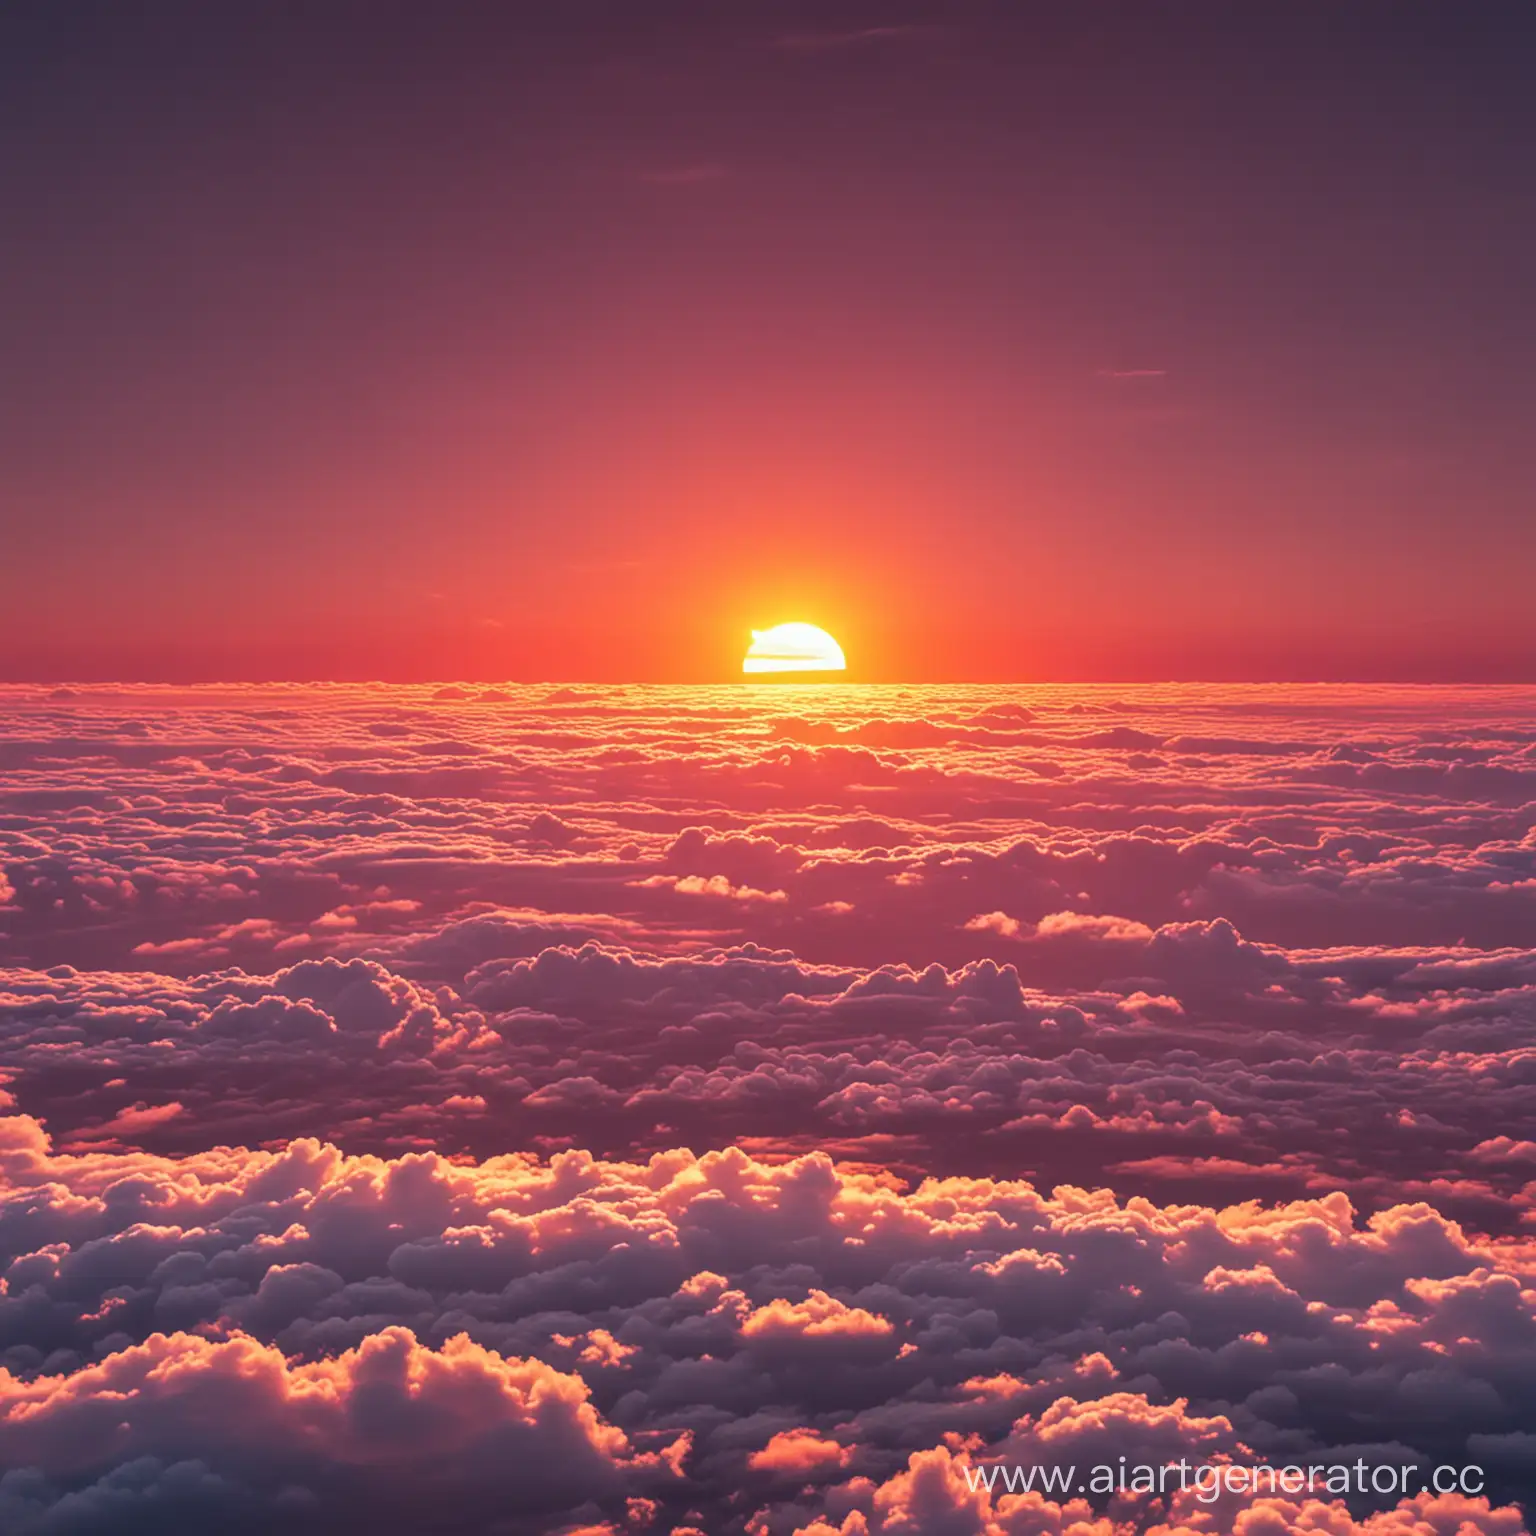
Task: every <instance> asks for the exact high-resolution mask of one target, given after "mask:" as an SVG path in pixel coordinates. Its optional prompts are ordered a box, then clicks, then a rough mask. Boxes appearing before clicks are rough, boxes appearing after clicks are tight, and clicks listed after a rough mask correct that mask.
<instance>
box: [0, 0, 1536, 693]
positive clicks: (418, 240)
mask: <svg viewBox="0 0 1536 1536" xmlns="http://www.w3.org/2000/svg"><path fill="white" fill-rule="evenodd" d="M1533 80H1536V11H1533V10H1532V9H1531V8H1530V7H1529V6H1528V5H1524V4H1521V5H1515V4H1497V3H1488V4H1479V5H1476V6H1467V5H1452V4H1449V3H1446V4H1439V5H1423V4H1411V3H1393V4H1350V5H1338V4H1304V3H1303V4H1298V3H1294V0H1286V3H1264V4H1258V3H1255V4H1245V5H1232V4H1222V5H1202V4H1166V5H1150V4H1132V5H1124V6H1106V5H1091V4H1073V5H1070V6H1067V5H1051V6H1043V5H1042V6H1033V5H1023V4H995V5H987V4H967V3H951V4H945V5H927V6H924V5H911V4H909V5H901V4H880V5H873V4H870V5H842V4H837V3H821V4H817V5H814V6H810V5H803V6H792V5H772V6H767V5H755V4H747V3H733V4H729V5H718V4H717V5H710V6H702V5H701V6H684V5H676V4H666V3H655V0H652V3H647V4H644V5H639V4H635V3H633V0H631V3H627V4H584V3H572V0H561V3H560V4H558V5H556V4H544V5H537V6H534V5H510V4H509V5H500V6H493V5H476V6H453V5H440V4H433V5H430V6H429V5H423V4H410V5H396V4H383V3H368V4H361V3H359V4H327V3H320V0H315V3H307V4H288V5H280V4H266V5H260V6H258V5H249V4H238V5H218V6H209V5H206V4H199V5H190V4H189V5H184V6H177V5H165V4H132V3H114V4H105V3H103V4H94V5H91V4H76V3H70V0H53V3H50V4H47V5H43V4H33V5H26V6H20V5H13V6H9V7H6V8H5V9H4V10H3V11H0V209H3V219H0V521H3V528H4V545H3V548H4V556H5V569H6V576H7V580H6V601H5V604H4V607H3V611H0V672H3V673H5V674H6V675H9V676H13V677H39V678H41V677H66V676H79V677H110V676H146V677H194V676H217V675H231V676H233V675H239V676H246V677H250V676H258V677H259V676H268V675H286V676H327V675H330V676H348V675H351V676H367V677H402V678H404V677H421V676H456V675H466V676H483V677H498V676H513V677H571V678H580V677H632V678H659V679H679V680H685V679H689V678H695V677H710V676H719V675H727V674H729V673H730V671H731V670H732V669H733V668H734V667H735V666H736V665H737V663H738V662H739V657H740V653H741V650H742V649H743V648H744V646H745V643H746V638H747V631H748V630H749V629H750V628H754V627H755V628H762V627H765V626H767V625H769V624H772V623H775V622H779V621H781V620H785V619H803V620H808V621H811V622H814V623H819V624H822V625H824V626H825V627H827V628H828V629H830V630H832V631H833V632H834V633H835V634H837V635H838V637H839V638H840V639H841V640H842V641H843V643H844V647H845V649H846V650H847V651H848V653H849V658H850V664H851V666H852V668H853V671H854V673H855V674H856V675H862V676H868V677H891V678H903V677H908V678H922V677H957V678H958V677H978V678H981V677H989V678H1032V677H1042V676H1044V677H1084V676H1099V677H1110V678H1115V677H1149V676H1150V677H1158V676H1169V675H1176V676H1186V677H1213V678H1219V677H1232V676H1241V677H1336V676H1371V677H1426V676H1450V677H1466V678H1484V677H1486V678H1507V677H1519V678H1533V677H1536V617H1533V614H1536V605H1533V604H1532V603H1531V602H1530V600H1529V590H1530V587H1531V577H1532V570H1533V558H1532V557H1533V553H1536V517H1533V510H1536V509H1533V496H1532V491H1533V486H1536V447H1533V444H1536V432H1532V431H1531V430H1530V424H1531V420H1532V417H1533V406H1536V301H1533V298H1532V292H1531V286H1532V279H1531V275H1532V272H1533V271H1536V176H1533V175H1532V171H1531V146H1532V145H1533V144H1536V93H1533V92H1532V90H1531V88H1530V87H1531V82H1532V81H1533Z"/></svg>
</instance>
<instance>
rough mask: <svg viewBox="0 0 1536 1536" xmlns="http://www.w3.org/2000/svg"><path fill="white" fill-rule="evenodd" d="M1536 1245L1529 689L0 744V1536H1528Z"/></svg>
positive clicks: (679, 713) (86, 705) (75, 699)
mask: <svg viewBox="0 0 1536 1536" xmlns="http://www.w3.org/2000/svg"><path fill="white" fill-rule="evenodd" d="M1533 1212H1536V690H1521V689H1499V688H1480V689H1460V690H1458V689H1429V688H1419V689H1415V688H1364V687H1352V688H1343V687H1267V688H1261V687H1253V688H1204V687H1171V686H1170V687H1162V688H1135V689H1106V688H1071V689H1066V688H1036V687H1030V688H1009V689H1000V688H982V687H974V688H961V687H954V688H942V689H939V688H926V689H920V688H896V687H891V688H857V687H848V688H830V689H829V688H802V687H795V686H772V685H764V686H741V687H725V688H718V689H702V688H694V689H665V688H558V689H556V688H550V687H541V688H522V687H511V686H508V687H501V688H484V687H445V688H440V689H439V688H403V687H384V686H382V685H381V686H373V687H370V686H364V685H356V686H342V685H333V686H312V687H297V686H294V687H276V686H274V687H267V688H233V687H230V688H214V687H209V688H199V689H190V690H188V689H183V690H176V689H170V688H152V687H144V688H137V687H135V688H84V687H82V688H78V689H74V690H68V689H65V690H51V691H50V690H45V689H38V688H6V689H0V1276H3V1279H0V1531H3V1532H6V1533H10V1532H17V1533H21V1536H36V1533H48V1536H62V1533H69V1536H76V1533H80V1536H85V1533H91V1536H95V1533H119V1532H136V1531H145V1532H150V1531H153V1532H181V1531H186V1532H204V1531H213V1530H217V1531H220V1532H226V1531H227V1532H237V1533H238V1532H253V1533H256V1532H266V1531H274V1530H282V1531H292V1532H294V1533H295V1536H299V1533H305V1532H311V1531H313V1532H317V1533H319V1532H324V1533H330V1532H334V1531H338V1530H342V1529H360V1530H368V1531H374V1532H379V1533H385V1536H392V1533H395V1532H400V1533H405V1532H412V1533H416V1532H435V1531H442V1532H487V1533H490V1532H505V1533H507V1536H524V1533H534V1532H573V1533H574V1532H585V1533H588V1536H593V1533H615V1532H620V1531H624V1532H628V1531H634V1532H636V1533H642V1536H685V1533H692V1532H699V1533H704V1536H738V1533H739V1536H1121V1533H1124V1532H1129V1531H1143V1530H1152V1531H1160V1532H1173V1531H1189V1532H1192V1533H1199V1536H1219V1533H1228V1532H1232V1533H1241V1536H1288V1533H1292V1532H1295V1533H1301V1532H1309V1533H1312V1532H1315V1533H1319V1536H1366V1533H1368V1536H1474V1533H1483V1536H1517V1533H1520V1532H1523V1531H1524V1530H1525V1529H1526V1525H1525V1521H1524V1519H1523V1516H1522V1513H1521V1508H1520V1502H1519V1501H1522V1500H1524V1499H1527V1498H1529V1497H1530V1496H1531V1495H1532V1494H1533V1492H1536V1214H1533ZM1121 1456H1124V1457H1127V1458H1128V1459H1129V1460H1130V1461H1132V1462H1138V1463H1148V1462H1158V1461H1160V1460H1164V1459H1168V1460H1174V1461H1177V1460H1178V1459H1180V1458H1181V1457H1187V1458H1189V1459H1191V1460H1194V1461H1203V1462H1210V1461H1212V1460H1216V1461H1219V1460H1222V1459H1225V1458H1230V1459H1231V1460H1233V1461H1235V1462H1253V1461H1258V1460H1268V1461H1270V1462H1272V1463H1276V1464H1281V1463H1284V1464H1307V1463H1329V1464H1332V1463H1337V1462H1340V1461H1346V1460H1347V1461H1354V1460H1355V1459H1357V1458H1363V1459H1364V1460H1365V1461H1366V1462H1367V1463H1370V1464H1375V1463H1379V1462H1390V1463H1393V1464H1398V1465H1401V1464H1404V1463H1409V1462H1412V1463H1416V1464H1418V1465H1420V1466H1422V1467H1425V1468H1429V1467H1432V1466H1435V1465H1437V1464H1454V1465H1463V1464H1476V1465H1477V1466H1479V1467H1480V1468H1482V1469H1484V1473H1485V1476H1486V1484H1487V1496H1486V1497H1483V1498H1475V1497H1466V1496H1463V1495H1461V1494H1452V1495H1446V1496H1442V1497H1435V1496H1432V1495H1429V1494H1424V1495H1420V1496H1418V1497H1417V1498H1416V1499H1414V1500H1411V1501H1404V1502H1401V1503H1399V1502H1397V1501H1394V1500H1392V1499H1387V1500H1381V1499H1376V1500H1374V1501H1372V1500H1366V1501H1363V1502H1362V1501H1360V1500H1352V1501H1349V1502H1347V1503H1346V1502H1345V1501H1343V1500H1338V1499H1333V1498H1323V1497H1314V1498H1307V1497H1298V1498H1285V1497H1253V1496H1249V1495H1233V1496H1223V1498H1222V1499H1221V1500H1219V1501H1217V1502H1215V1503H1205V1502H1199V1501H1197V1500H1195V1499H1194V1498H1193V1497H1188V1498H1183V1497H1180V1496H1172V1497H1168V1498H1163V1499H1154V1498H1149V1497H1147V1496H1144V1495H1142V1496H1136V1497H1116V1498H1111V1499H1108V1500H1105V1499H1103V1498H1097V1499H1073V1500H1069V1501H1066V1502H1056V1501H1053V1500H1051V1499H1049V1498H1047V1497H1044V1496H1042V1495H1041V1494H1039V1493H1028V1494H1022V1495H1010V1494H1007V1493H1002V1492H992V1493H989V1492H988V1491H987V1489H986V1486H985V1484H984V1483H979V1484H978V1483H977V1480H976V1479H975V1477H974V1476H972V1477H968V1476H967V1475H966V1473H967V1471H968V1470H971V1471H974V1469H975V1468H977V1467H984V1466H987V1465H993V1464H996V1463H999V1462H1008V1463H1029V1464H1036V1463H1038V1464H1068V1463H1073V1464H1084V1465H1086V1464H1088V1463H1114V1462H1115V1461H1116V1460H1117V1458H1119V1457H1121ZM999 1486H1002V1485H999Z"/></svg>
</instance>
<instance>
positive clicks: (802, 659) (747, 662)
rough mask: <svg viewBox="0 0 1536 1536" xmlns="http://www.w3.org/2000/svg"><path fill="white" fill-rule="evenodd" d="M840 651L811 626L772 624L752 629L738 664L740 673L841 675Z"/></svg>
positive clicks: (831, 641)
mask: <svg viewBox="0 0 1536 1536" xmlns="http://www.w3.org/2000/svg"><path fill="white" fill-rule="evenodd" d="M847 665H848V663H847V661H846V660H845V658H844V656H843V648H842V646H840V645H839V644H838V643H837V641H836V640H834V639H833V638H832V636H831V635H829V634H828V633H827V632H826V630H824V629H818V628H817V627H816V625H814V624H775V625H774V626H773V628H772V629H754V630H753V631H752V644H751V645H750V646H749V647H748V649H747V654H746V656H745V658H743V660H742V663H741V670H742V671H743V672H841V671H843V670H845V669H846V667H847Z"/></svg>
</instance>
